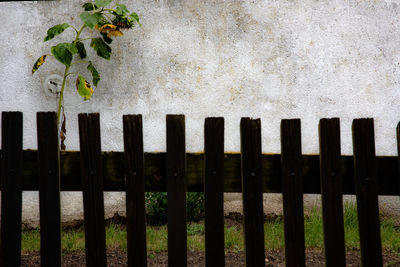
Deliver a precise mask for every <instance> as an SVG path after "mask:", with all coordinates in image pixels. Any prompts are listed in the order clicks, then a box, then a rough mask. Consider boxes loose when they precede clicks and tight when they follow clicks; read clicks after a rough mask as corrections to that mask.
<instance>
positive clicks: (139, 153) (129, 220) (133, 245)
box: [123, 115, 147, 266]
mask: <svg viewBox="0 0 400 267" xmlns="http://www.w3.org/2000/svg"><path fill="white" fill-rule="evenodd" d="M123 126H124V148H125V151H124V156H125V177H126V231H127V238H128V240H127V241H128V266H147V251H146V209H145V198H144V192H145V188H144V186H145V183H144V155H143V129H142V115H124V116H123Z"/></svg>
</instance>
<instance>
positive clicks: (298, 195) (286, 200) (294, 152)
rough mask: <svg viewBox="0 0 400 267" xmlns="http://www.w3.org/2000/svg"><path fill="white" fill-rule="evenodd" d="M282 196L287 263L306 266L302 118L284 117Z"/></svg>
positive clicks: (287, 264) (282, 134)
mask: <svg viewBox="0 0 400 267" xmlns="http://www.w3.org/2000/svg"><path fill="white" fill-rule="evenodd" d="M281 153H282V199H283V219H284V230H285V257H286V266H288V267H289V266H296V267H301V266H305V244H304V214H303V180H302V176H301V167H302V165H301V129H300V120H299V119H293V120H282V122H281Z"/></svg>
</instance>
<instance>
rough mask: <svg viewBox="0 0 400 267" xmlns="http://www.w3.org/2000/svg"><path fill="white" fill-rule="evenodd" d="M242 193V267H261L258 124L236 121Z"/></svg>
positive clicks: (263, 257)
mask: <svg viewBox="0 0 400 267" xmlns="http://www.w3.org/2000/svg"><path fill="white" fill-rule="evenodd" d="M240 135H241V137H240V140H241V143H240V150H241V162H242V192H243V214H244V233H245V249H246V266H264V265H265V252H264V211H263V194H262V193H263V178H262V164H261V121H260V119H256V120H252V119H250V118H242V119H241V121H240Z"/></svg>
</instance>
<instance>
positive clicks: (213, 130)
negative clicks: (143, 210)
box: [204, 118, 225, 267]
mask: <svg viewBox="0 0 400 267" xmlns="http://www.w3.org/2000/svg"><path fill="white" fill-rule="evenodd" d="M204 210H205V218H204V226H205V246H206V266H209V267H211V266H225V253H224V118H207V119H206V120H205V123H204Z"/></svg>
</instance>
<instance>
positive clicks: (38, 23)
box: [0, 0, 400, 206]
mask: <svg viewBox="0 0 400 267" xmlns="http://www.w3.org/2000/svg"><path fill="white" fill-rule="evenodd" d="M84 2H85V1H80V0H79V1H78V0H73V1H54V2H19V3H18V2H17V3H15V2H14V3H3V2H2V3H0V17H1V18H2V26H1V28H0V32H1V39H0V62H1V64H0V111H6V110H20V111H23V112H24V148H36V146H37V144H36V131H35V130H36V126H35V125H36V124H35V113H34V112H35V111H39V110H55V109H56V98H55V97H54V96H51V95H49V94H47V93H45V91H44V89H43V83H44V82H45V80H46V78H47V77H48V76H49V75H51V74H62V73H63V68H62V66H60V64H58V63H56V62H55V61H54V60H53V61H52V60H51V59H50V60H48V62H46V65H44V66H43V67H42V68H41V69H40V70H39V71H38V72H37V74H35V76H34V77H32V76H31V74H30V71H31V67H32V65H33V63H34V61H35V60H36V58H37V57H39V56H40V55H42V54H44V53H48V52H49V46H50V45H54V44H55V43H57V40H65V41H67V40H69V39H68V38H67V39H65V38H66V37H69V38H71V36H72V30H68V31H67V32H66V33H65V34H63V35H61V36H59V37H56V38H55V40H52V41H49V42H48V43H43V42H42V40H43V38H44V36H45V33H46V31H47V29H48V28H49V27H51V26H53V25H55V24H58V23H63V22H68V23H71V24H74V25H77V26H78V25H79V24H80V21H79V19H78V18H77V16H76V15H75V14H76V13H77V12H78V11H80V5H81V4H83V3H84ZM121 2H122V3H125V4H127V6H128V7H129V8H130V9H131V10H134V11H136V12H137V13H138V14H139V15H140V18H141V21H142V24H143V26H142V27H137V28H135V29H134V30H133V31H130V32H127V33H126V34H125V36H123V37H121V38H120V39H118V40H117V41H114V42H113V44H112V48H113V55H112V59H111V61H110V62H108V61H106V60H103V59H100V58H96V59H95V60H94V64H95V65H96V66H97V68H98V70H99V72H100V74H101V75H102V78H103V79H102V81H101V82H100V84H99V87H98V88H97V89H96V91H95V93H94V95H93V97H92V99H91V100H89V101H86V102H84V101H83V100H81V99H80V97H79V96H78V94H77V92H76V91H75V85H74V83H75V79H74V78H71V79H70V80H69V81H68V83H67V86H68V90H67V92H66V96H65V109H66V115H67V140H66V145H67V150H76V149H79V143H78V130H77V113H78V112H100V113H101V129H102V147H103V150H108V151H111V150H112V151H115V150H122V147H123V144H122V119H121V116H122V114H126V113H141V114H143V116H144V118H143V119H144V133H145V140H144V144H145V150H146V151H165V114H168V113H183V114H185V115H186V131H187V150H188V151H195V152H198V151H202V150H203V123H204V122H203V121H204V118H205V117H207V116H224V117H225V123H226V145H225V149H226V151H239V144H240V143H239V121H240V117H242V116H251V117H259V118H261V119H262V135H263V143H262V145H263V152H273V153H279V151H280V138H279V125H280V119H282V118H295V117H298V118H301V119H302V134H303V136H302V138H303V152H304V153H318V135H317V133H318V131H317V126H318V120H319V119H320V118H322V117H333V116H337V117H340V118H341V127H342V152H343V153H344V154H352V145H351V122H352V119H353V118H356V117H374V118H375V134H376V149H377V154H380V155H395V154H396V140H395V127H396V125H397V122H398V121H399V111H400V108H399V105H398V103H400V93H399V92H400V91H399V90H400V88H399V87H400V63H399V60H400V49H399V45H400V27H399V26H400V20H399V19H400V16H399V12H400V5H399V4H400V1H383V0H382V1H367V0H346V1H340V0H337V1H317V0H303V1H286V0H276V1H267V0H264V1H237V0H226V1H216V0H206V1H200V0H185V1H182V0H160V1H147V0H146V1H144V0H140V1H121ZM86 34H89V32H88V31H87V32H86ZM88 50H90V49H89V48H88ZM90 56H93V53H90ZM93 58H94V56H93ZM78 67H79V66H78ZM80 68H82V69H83V70H82V71H83V72H84V73H87V71H86V70H85V66H80ZM76 70H77V68H75V71H76ZM72 71H74V70H72ZM87 76H89V75H88V74H87ZM24 197H26V199H32V195H27V194H25V195H24ZM117 198H118V199H120V198H119V197H117ZM120 200H121V201H122V200H123V199H120ZM71 201H73V200H72V199H71V198H68V201H66V202H68V203H70V202H71ZM75 206H79V205H75Z"/></svg>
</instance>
